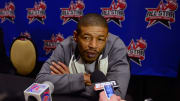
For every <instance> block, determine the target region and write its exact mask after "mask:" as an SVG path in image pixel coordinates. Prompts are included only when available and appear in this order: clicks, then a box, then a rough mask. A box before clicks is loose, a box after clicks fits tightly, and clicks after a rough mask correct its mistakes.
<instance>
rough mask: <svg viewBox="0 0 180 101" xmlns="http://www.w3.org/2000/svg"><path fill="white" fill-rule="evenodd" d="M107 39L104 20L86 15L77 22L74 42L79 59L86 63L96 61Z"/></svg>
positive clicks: (106, 28)
mask: <svg viewBox="0 0 180 101" xmlns="http://www.w3.org/2000/svg"><path fill="white" fill-rule="evenodd" d="M107 37H108V25H107V23H106V20H105V19H104V18H103V17H102V16H101V15H98V14H87V15H85V16H83V17H82V18H81V19H80V21H79V22H78V26H77V30H76V31H74V40H75V41H76V42H77V44H78V48H79V53H80V56H81V58H82V59H83V60H84V61H85V62H86V63H92V62H94V61H96V60H97V59H98V57H99V55H100V54H101V52H102V51H103V49H104V47H105V45H106V40H107Z"/></svg>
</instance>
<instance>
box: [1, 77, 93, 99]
mask: <svg viewBox="0 0 180 101" xmlns="http://www.w3.org/2000/svg"><path fill="white" fill-rule="evenodd" d="M33 82H34V79H33V78H27V77H22V76H17V75H10V74H0V101H25V100H24V94H23V92H24V90H25V89H26V88H27V87H29V86H30V85H31V84H32V83H33ZM52 100H53V101H94V100H92V99H91V98H87V97H82V96H77V95H54V94H53V95H52Z"/></svg>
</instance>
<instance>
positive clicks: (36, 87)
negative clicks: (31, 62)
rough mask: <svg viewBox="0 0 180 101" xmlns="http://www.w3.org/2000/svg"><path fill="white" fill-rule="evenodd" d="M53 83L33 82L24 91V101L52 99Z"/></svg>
mask: <svg viewBox="0 0 180 101" xmlns="http://www.w3.org/2000/svg"><path fill="white" fill-rule="evenodd" d="M53 91H54V85H53V84H52V83H51V82H50V81H45V82H43V83H42V84H39V83H33V84H32V85H31V86H29V87H28V88H27V89H26V90H25V91H24V96H25V101H52V98H51V94H52V93H53Z"/></svg>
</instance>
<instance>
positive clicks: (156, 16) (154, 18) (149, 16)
mask: <svg viewBox="0 0 180 101" xmlns="http://www.w3.org/2000/svg"><path fill="white" fill-rule="evenodd" d="M166 1H167V3H164V2H163V0H161V1H160V3H159V5H158V6H157V8H146V10H147V13H146V17H145V21H146V22H148V25H147V28H149V27H151V26H152V25H155V24H157V23H161V24H162V25H164V26H165V27H167V28H169V29H171V25H170V23H174V22H175V11H176V10H177V8H178V4H177V2H176V0H166Z"/></svg>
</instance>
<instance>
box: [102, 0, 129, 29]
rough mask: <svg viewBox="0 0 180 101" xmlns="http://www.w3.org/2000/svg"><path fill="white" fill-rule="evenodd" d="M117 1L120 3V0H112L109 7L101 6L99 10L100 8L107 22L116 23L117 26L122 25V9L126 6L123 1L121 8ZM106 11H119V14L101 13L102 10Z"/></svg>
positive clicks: (123, 17)
mask: <svg viewBox="0 0 180 101" xmlns="http://www.w3.org/2000/svg"><path fill="white" fill-rule="evenodd" d="M118 3H122V2H120V1H119V0H118V2H117V3H115V1H114V0H113V1H112V3H111V5H110V7H109V8H101V10H102V16H104V18H105V19H106V21H107V22H108V23H109V22H111V21H112V22H114V23H115V24H117V25H118V26H119V27H122V25H121V22H122V21H123V20H124V19H125V16H124V15H125V14H124V9H125V8H126V3H125V2H124V4H123V5H124V7H123V8H121V7H120V6H119V5H117V4H118ZM106 11H108V12H111V11H118V12H121V14H120V15H118V14H117V15H116V14H115V15H111V14H103V12H106Z"/></svg>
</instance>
